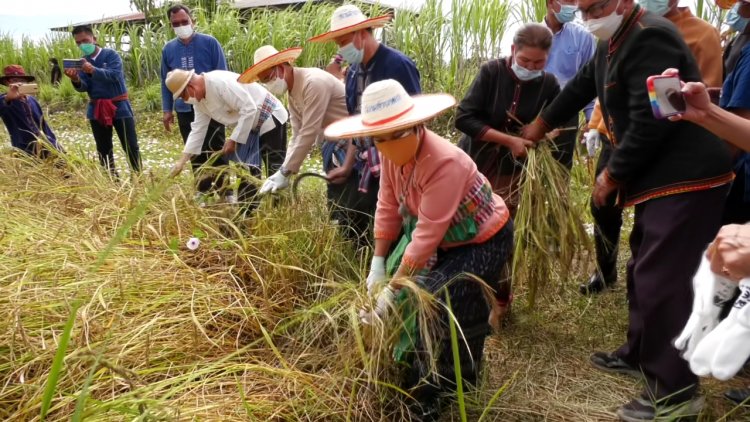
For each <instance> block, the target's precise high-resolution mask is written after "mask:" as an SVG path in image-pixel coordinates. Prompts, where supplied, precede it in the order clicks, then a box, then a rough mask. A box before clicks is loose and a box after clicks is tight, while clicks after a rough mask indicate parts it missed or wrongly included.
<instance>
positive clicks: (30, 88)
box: [18, 84, 39, 95]
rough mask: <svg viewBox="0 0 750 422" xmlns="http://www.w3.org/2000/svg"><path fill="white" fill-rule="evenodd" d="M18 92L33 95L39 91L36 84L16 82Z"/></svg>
mask: <svg viewBox="0 0 750 422" xmlns="http://www.w3.org/2000/svg"><path fill="white" fill-rule="evenodd" d="M18 93H19V94H21V95H35V94H37V93H39V85H37V84H18Z"/></svg>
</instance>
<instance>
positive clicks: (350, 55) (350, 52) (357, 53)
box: [339, 41, 365, 64]
mask: <svg viewBox="0 0 750 422" xmlns="http://www.w3.org/2000/svg"><path fill="white" fill-rule="evenodd" d="M339 54H341V57H343V58H344V60H346V61H347V63H349V64H360V63H362V60H364V58H365V50H364V49H359V48H357V47H355V46H354V41H352V42H350V43H349V44H347V45H345V46H343V47H341V48H340V49H339Z"/></svg>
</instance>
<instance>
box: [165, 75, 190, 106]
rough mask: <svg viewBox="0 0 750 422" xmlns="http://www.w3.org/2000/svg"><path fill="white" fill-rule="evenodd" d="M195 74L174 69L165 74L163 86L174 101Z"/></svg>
mask: <svg viewBox="0 0 750 422" xmlns="http://www.w3.org/2000/svg"><path fill="white" fill-rule="evenodd" d="M194 74H195V70H182V69H175V70H172V71H171V72H169V73H167V79H166V80H165V81H164V85H166V86H167V89H168V90H169V92H171V93H172V98H174V99H175V100H176V99H177V98H179V97H180V95H182V91H184V90H185V87H187V85H188V83H190V78H192V77H193V75H194Z"/></svg>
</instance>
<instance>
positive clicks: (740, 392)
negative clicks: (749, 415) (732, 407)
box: [724, 388, 750, 406]
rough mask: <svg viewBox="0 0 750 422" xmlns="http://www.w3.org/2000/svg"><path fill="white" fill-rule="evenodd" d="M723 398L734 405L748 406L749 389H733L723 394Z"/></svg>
mask: <svg viewBox="0 0 750 422" xmlns="http://www.w3.org/2000/svg"><path fill="white" fill-rule="evenodd" d="M724 397H726V398H728V399H729V400H731V401H733V402H734V403H735V404H739V405H743V406H750V388H733V389H731V390H727V391H725V392H724Z"/></svg>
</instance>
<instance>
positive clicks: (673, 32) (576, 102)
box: [541, 5, 733, 205]
mask: <svg viewBox="0 0 750 422" xmlns="http://www.w3.org/2000/svg"><path fill="white" fill-rule="evenodd" d="M667 68H676V69H678V70H679V72H680V78H681V79H682V80H684V81H700V80H701V76H700V71H699V70H698V65H697V64H696V61H695V58H694V57H693V54H692V53H691V52H690V50H689V49H688V47H687V45H686V44H685V42H684V41H683V39H682V37H681V35H680V33H679V31H678V30H677V28H676V27H675V26H674V25H673V24H672V23H671V22H669V21H668V20H666V19H664V18H662V17H660V16H657V15H655V14H653V13H650V12H646V11H645V9H642V8H641V7H640V6H638V5H636V7H635V9H634V10H633V12H632V13H631V15H630V16H628V17H627V18H626V19H625V20H624V22H623V23H622V25H621V27H620V28H619V29H618V31H617V33H615V35H614V36H613V37H612V39H611V40H609V41H604V42H599V45H598V46H597V50H596V54H595V56H594V57H593V58H592V60H591V61H590V62H589V63H588V64H586V65H585V66H584V67H583V68H582V69H581V70H580V71H579V72H578V74H577V75H576V76H575V77H574V78H573V79H572V80H571V81H570V82H568V84H567V85H566V86H565V88H564V89H563V91H562V92H561V93H560V95H559V96H558V97H557V99H556V100H555V101H554V102H553V103H552V104H551V105H550V106H549V107H548V108H547V109H546V110H545V111H544V112H543V113H542V116H541V119H542V120H543V121H544V122H545V123H546V124H547V125H548V126H549V127H555V126H557V125H559V124H561V123H563V122H565V121H566V120H567V119H569V118H570V116H571V114H572V113H574V112H575V111H577V110H580V109H581V108H583V106H584V105H586V104H587V103H588V102H589V101H591V100H592V99H593V98H594V97H597V96H598V97H599V99H600V102H601V104H602V113H603V116H604V119H605V121H606V122H607V127H608V129H609V132H610V133H611V134H614V135H613V136H612V139H611V141H612V143H613V145H614V151H613V152H612V156H611V157H610V159H609V162H608V165H607V169H606V171H607V173H608V175H609V177H610V179H611V180H613V181H614V182H615V183H617V184H618V187H619V203H620V204H624V205H633V204H637V203H640V202H643V201H647V200H649V199H652V198H657V197H660V196H665V195H671V194H677V193H683V192H688V191H695V190H702V189H708V188H711V187H715V186H720V185H723V184H726V183H727V182H729V181H730V180H732V178H733V174H732V172H731V159H730V153H729V148H728V147H727V146H726V145H725V144H724V142H722V141H721V140H719V139H718V138H717V137H716V136H714V135H713V134H711V133H710V132H708V131H706V130H705V129H703V128H701V127H699V126H697V125H694V124H692V123H688V122H677V123H673V122H670V121H669V120H658V119H656V118H655V117H654V115H653V111H652V109H651V103H650V100H649V95H648V89H647V86H646V79H647V78H648V77H649V76H651V75H660V74H661V73H662V72H663V71H664V70H665V69H667Z"/></svg>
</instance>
